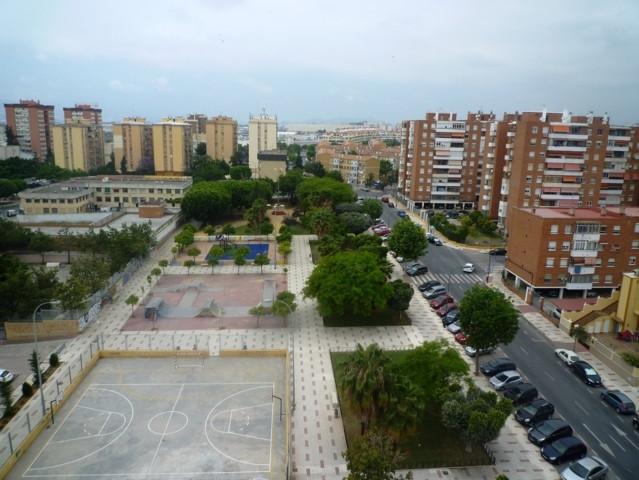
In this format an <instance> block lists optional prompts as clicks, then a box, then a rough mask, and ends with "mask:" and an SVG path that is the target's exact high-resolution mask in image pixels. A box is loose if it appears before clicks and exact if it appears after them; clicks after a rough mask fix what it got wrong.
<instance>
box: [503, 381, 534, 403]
mask: <svg viewBox="0 0 639 480" xmlns="http://www.w3.org/2000/svg"><path fill="white" fill-rule="evenodd" d="M502 393H503V394H504V397H506V398H507V399H509V400H510V401H512V402H513V405H514V406H515V407H518V406H520V405H525V404H527V403H530V402H532V401H533V400H534V399H535V398H537V396H538V395H539V392H538V391H537V389H536V388H535V386H534V385H532V384H530V383H517V384H512V385H507V386H506V387H504V389H503V390H502Z"/></svg>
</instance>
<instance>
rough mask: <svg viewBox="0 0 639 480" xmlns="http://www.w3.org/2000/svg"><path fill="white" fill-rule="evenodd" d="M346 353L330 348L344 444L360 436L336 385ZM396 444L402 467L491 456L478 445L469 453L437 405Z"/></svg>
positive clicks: (458, 463)
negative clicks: (410, 432)
mask: <svg viewBox="0 0 639 480" xmlns="http://www.w3.org/2000/svg"><path fill="white" fill-rule="evenodd" d="M384 353H386V354H387V355H388V356H389V357H390V358H391V360H393V361H398V360H400V359H401V358H402V357H403V356H405V355H406V353H407V352H404V351H386V352H384ZM348 355H349V353H347V352H331V363H332V365H333V373H334V375H335V383H336V385H337V394H338V396H339V402H340V407H341V411H342V422H343V424H344V434H345V436H346V444H347V445H349V443H350V442H352V441H353V440H354V439H355V438H357V437H358V436H359V434H360V428H361V426H360V418H359V415H358V414H357V413H356V411H355V409H353V408H352V407H351V405H350V404H349V402H348V400H347V399H346V398H345V395H344V392H342V391H341V389H340V388H339V385H340V383H341V372H340V369H339V368H338V366H339V365H340V364H341V363H343V362H344V361H346V359H347V357H348ZM399 447H400V449H401V450H402V452H404V455H405V457H404V459H403V460H402V461H401V462H400V465H399V468H401V469H417V468H437V467H462V466H474V465H490V458H489V456H488V454H487V453H486V452H485V451H484V450H483V449H482V448H481V447H473V451H472V452H470V453H469V452H467V451H466V444H465V443H464V442H463V441H462V440H460V439H459V438H458V437H457V435H456V434H455V432H451V431H450V430H447V429H446V428H445V427H444V425H442V423H441V420H440V417H439V409H437V408H427V409H426V413H425V414H424V415H423V417H422V421H421V423H419V424H418V425H417V427H416V431H415V433H414V434H413V435H402V437H401V439H400V442H399Z"/></svg>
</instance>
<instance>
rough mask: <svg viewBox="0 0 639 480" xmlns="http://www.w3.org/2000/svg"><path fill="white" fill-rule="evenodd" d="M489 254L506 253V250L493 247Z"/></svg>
mask: <svg viewBox="0 0 639 480" xmlns="http://www.w3.org/2000/svg"><path fill="white" fill-rule="evenodd" d="M488 253H489V254H490V255H506V253H507V251H506V249H505V248H493V249H492V250H491V251H490V252H488Z"/></svg>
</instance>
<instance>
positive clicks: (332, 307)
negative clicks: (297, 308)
mask: <svg viewBox="0 0 639 480" xmlns="http://www.w3.org/2000/svg"><path fill="white" fill-rule="evenodd" d="M386 278H387V273H386V272H385V271H384V270H383V268H382V267H381V266H380V263H379V260H378V258H377V257H376V256H375V255H374V254H372V253H370V252H365V251H362V252H359V251H346V252H339V253H336V254H334V255H331V256H329V257H323V258H322V259H321V260H320V262H319V264H318V265H317V267H315V269H314V270H313V272H312V273H311V275H310V277H309V278H308V280H307V282H306V287H305V288H304V295H305V296H306V297H311V298H315V299H317V303H318V310H319V312H320V314H321V315H322V316H324V317H334V316H337V317H342V316H345V315H354V316H357V317H364V316H370V315H371V314H372V313H373V312H374V311H375V310H379V309H383V308H385V307H386V304H387V302H388V299H389V298H390V296H391V293H392V290H391V287H390V286H389V285H387V283H386Z"/></svg>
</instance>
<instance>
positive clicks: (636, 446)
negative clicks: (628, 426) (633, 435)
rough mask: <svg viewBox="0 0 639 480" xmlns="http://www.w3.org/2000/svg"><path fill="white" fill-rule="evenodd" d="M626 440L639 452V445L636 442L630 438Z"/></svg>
mask: <svg viewBox="0 0 639 480" xmlns="http://www.w3.org/2000/svg"><path fill="white" fill-rule="evenodd" d="M626 440H628V441H629V442H630V443H631V444H632V445H633V446H634V447H635V448H636V449H637V450H639V445H637V444H636V443H635V442H633V441H632V440H630V437H628V436H626Z"/></svg>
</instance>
